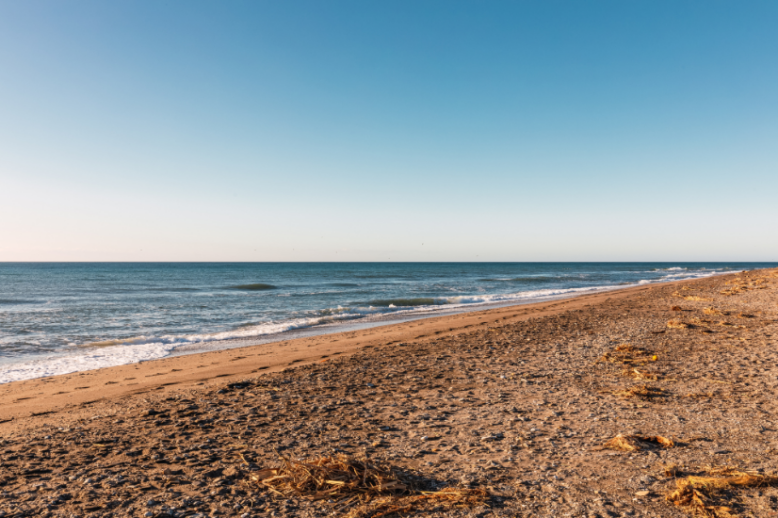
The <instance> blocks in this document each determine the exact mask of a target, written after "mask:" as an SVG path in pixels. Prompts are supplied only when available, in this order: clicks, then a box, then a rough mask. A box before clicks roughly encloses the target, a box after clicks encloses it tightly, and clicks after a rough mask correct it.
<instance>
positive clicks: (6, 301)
mask: <svg viewBox="0 0 778 518" xmlns="http://www.w3.org/2000/svg"><path fill="white" fill-rule="evenodd" d="M38 303H39V301H37V300H24V299H0V305H3V306H15V305H16V304H38Z"/></svg>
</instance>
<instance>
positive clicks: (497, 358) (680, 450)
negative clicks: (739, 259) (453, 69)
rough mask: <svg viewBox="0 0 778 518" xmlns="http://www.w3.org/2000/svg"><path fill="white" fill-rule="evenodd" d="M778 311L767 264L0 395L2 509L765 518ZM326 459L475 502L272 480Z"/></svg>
mask: <svg viewBox="0 0 778 518" xmlns="http://www.w3.org/2000/svg"><path fill="white" fill-rule="evenodd" d="M776 302H778V270H758V271H752V272H743V273H739V274H729V275H722V276H716V277H711V278H707V279H701V280H693V281H683V282H675V283H666V284H657V285H650V286H641V287H635V288H629V289H624V290H618V291H612V292H605V293H597V294H591V295H585V296H579V297H575V298H571V299H565V300H557V301H552V302H546V303H536V304H528V305H521V306H512V307H504V308H498V309H491V310H487V311H479V312H472V313H463V314H457V315H451V316H443V317H437V318H430V319H425V320H417V321H412V322H406V323H400V324H392V325H386V326H381V327H375V328H371V329H365V330H360V331H350V332H344V333H338V334H330V335H321V336H314V337H308V338H301V339H296V340H289V341H285V342H279V343H274V344H266V345H260V346H253V347H246V348H240V349H230V350H224V351H218V352H211V353H204V354H195V355H189V356H179V357H172V358H167V359H162V360H157V361H150V362H144V363H140V364H134V365H126V366H120V367H112V368H106V369H101V370H97V371H88V372H81V373H74V374H69V375H63V376H56V377H50V378H42V379H34V380H29V381H21V382H14V383H9V384H5V385H1V386H0V436H1V437H2V439H0V451H2V457H1V460H0V462H1V463H2V464H0V517H4V518H8V517H17V516H63V517H66V516H67V517H71V516H78V517H82V516H83V517H86V516H89V517H103V516H105V517H108V516H116V517H124V516H144V517H162V516H170V517H185V516H188V517H199V518H202V517H205V516H236V517H238V516H239V517H244V518H248V517H253V516H278V517H280V516H284V517H292V516H311V517H314V516H346V515H348V514H349V513H351V516H381V515H387V514H386V513H387V512H388V511H390V510H392V509H396V510H400V511H401V512H400V513H399V514H404V515H411V516H412V515H418V516H479V517H485V516H512V517H513V516H522V517H524V516H526V517H530V516H571V517H587V518H591V517H609V516H646V517H680V516H689V515H690V514H691V513H693V512H697V513H698V515H701V516H744V517H745V516H754V517H760V518H767V517H778V479H775V480H773V479H771V478H770V476H771V475H773V474H775V472H776V471H778V461H777V460H776V457H775V453H776V451H778V428H776V422H775V416H776V401H777V400H778V399H776V396H778V394H777V393H776V392H778V367H776V365H778V348H776V345H778V306H776ZM619 435H621V436H622V437H621V438H620V439H619V440H617V441H615V442H610V443H609V441H611V440H612V439H614V438H616V437H618V436H619ZM337 455H344V456H348V457H350V458H363V459H364V458H367V459H370V462H373V463H375V464H376V466H379V465H380V466H386V467H388V468H387V469H391V470H395V472H396V473H403V474H405V475H404V476H405V477H406V478H408V477H410V478H413V479H414V480H416V481H418V485H419V487H422V486H423V488H426V489H427V490H428V491H434V490H441V489H445V488H458V489H460V490H476V489H477V490H479V491H483V495H485V496H483V498H481V499H479V500H477V501H472V502H470V501H468V502H465V501H461V502H457V501H452V502H448V501H446V500H444V499H438V498H435V497H431V498H428V499H425V500H423V501H422V500H408V498H409V496H408V493H409V491H410V489H407V490H405V492H404V493H403V492H402V491H400V492H399V493H397V492H396V493H397V494H394V493H393V494H389V493H387V494H386V495H381V496H380V498H386V499H389V500H387V502H388V501H390V500H391V502H392V504H391V505H395V504H396V507H395V508H392V507H387V506H386V505H388V504H386V505H384V504H381V505H384V507H380V506H379V507H376V502H379V501H381V500H380V498H378V497H377V498H374V499H373V500H372V501H370V502H367V501H365V500H364V499H363V500H360V499H358V498H355V497H354V495H351V494H349V495H345V494H332V495H330V496H328V497H322V498H318V499H312V498H309V497H310V496H311V494H308V493H305V492H303V493H302V494H300V495H294V494H285V493H284V491H282V488H276V490H275V491H280V493H279V492H274V490H273V489H270V488H269V487H270V486H271V485H272V484H271V483H270V482H267V481H268V480H270V478H269V477H270V475H269V473H270V472H269V471H268V469H269V468H275V467H278V466H279V461H280V459H281V458H282V457H283V458H287V459H290V460H295V459H309V460H310V459H316V458H322V457H333V456H337ZM344 458H345V457H344ZM275 473H276V474H277V473H279V472H275ZM690 476H692V477H693V476H697V477H708V478H709V479H716V480H719V481H721V480H725V479H726V480H730V482H728V483H721V484H720V486H721V487H719V488H718V489H715V490H710V491H706V492H703V493H694V490H693V489H689V488H688V485H684V484H685V481H687V480H689V479H688V477H690ZM737 477H740V480H741V481H742V480H745V479H744V478H743V477H752V478H751V479H748V480H753V483H743V484H735V483H732V482H731V481H732V480H733V479H734V478H737ZM717 487H718V486H717ZM674 491H675V492H676V494H675V495H673V492H674ZM282 493H284V494H282ZM400 493H402V494H400ZM355 494H356V493H355ZM419 494H421V493H419ZM668 498H669V499H668ZM695 498H697V500H695ZM403 499H405V500H403ZM698 501H699V502H701V503H697V502H698ZM371 506H372V507H371ZM695 506H697V507H695ZM724 507H727V508H728V510H723V508H724ZM695 509H696V510H695ZM725 512H726V513H730V514H723V513H725ZM381 513H384V514H381ZM701 513H708V514H701ZM717 513H718V514H717Z"/></svg>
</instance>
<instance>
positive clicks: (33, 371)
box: [0, 343, 173, 383]
mask: <svg viewBox="0 0 778 518" xmlns="http://www.w3.org/2000/svg"><path fill="white" fill-rule="evenodd" d="M172 349H173V347H172V346H170V345H166V344H161V343H145V344H135V345H130V346H126V345H113V346H110V347H99V348H98V347H96V348H94V349H84V348H79V350H78V351H75V350H71V351H70V352H68V353H66V354H63V355H57V356H48V357H45V358H36V359H32V360H26V361H24V362H20V363H11V364H5V365H0V383H8V382H11V381H21V380H28V379H33V378H45V377H47V376H55V375H58V374H69V373H71V372H81V371H87V370H92V369H101V368H103V367H115V366H117V365H127V364H129V363H137V362H142V361H147V360H156V359H158V358H163V357H165V356H167V355H168V354H169V353H170V351H171V350H172Z"/></svg>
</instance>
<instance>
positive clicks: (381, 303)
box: [368, 298, 448, 308]
mask: <svg viewBox="0 0 778 518" xmlns="http://www.w3.org/2000/svg"><path fill="white" fill-rule="evenodd" d="M447 303H448V302H447V299H432V298H418V299H387V300H373V301H370V302H368V304H369V305H370V306H378V307H387V308H393V307H400V306H402V307H414V306H434V305H438V304H447Z"/></svg>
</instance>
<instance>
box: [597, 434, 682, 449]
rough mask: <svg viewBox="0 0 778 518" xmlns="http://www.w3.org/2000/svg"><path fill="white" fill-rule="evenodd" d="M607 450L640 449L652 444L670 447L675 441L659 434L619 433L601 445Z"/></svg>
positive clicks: (649, 446)
mask: <svg viewBox="0 0 778 518" xmlns="http://www.w3.org/2000/svg"><path fill="white" fill-rule="evenodd" d="M603 446H604V447H605V448H607V449H609V450H617V451H640V450H644V449H646V448H651V447H654V446H661V447H663V448H672V447H673V446H675V443H674V442H673V441H672V440H671V439H668V438H667V437H662V436H661V435H623V434H619V435H617V436H616V437H614V438H613V439H611V440H609V441H608V442H606V443H605V444H604V445H603Z"/></svg>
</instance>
